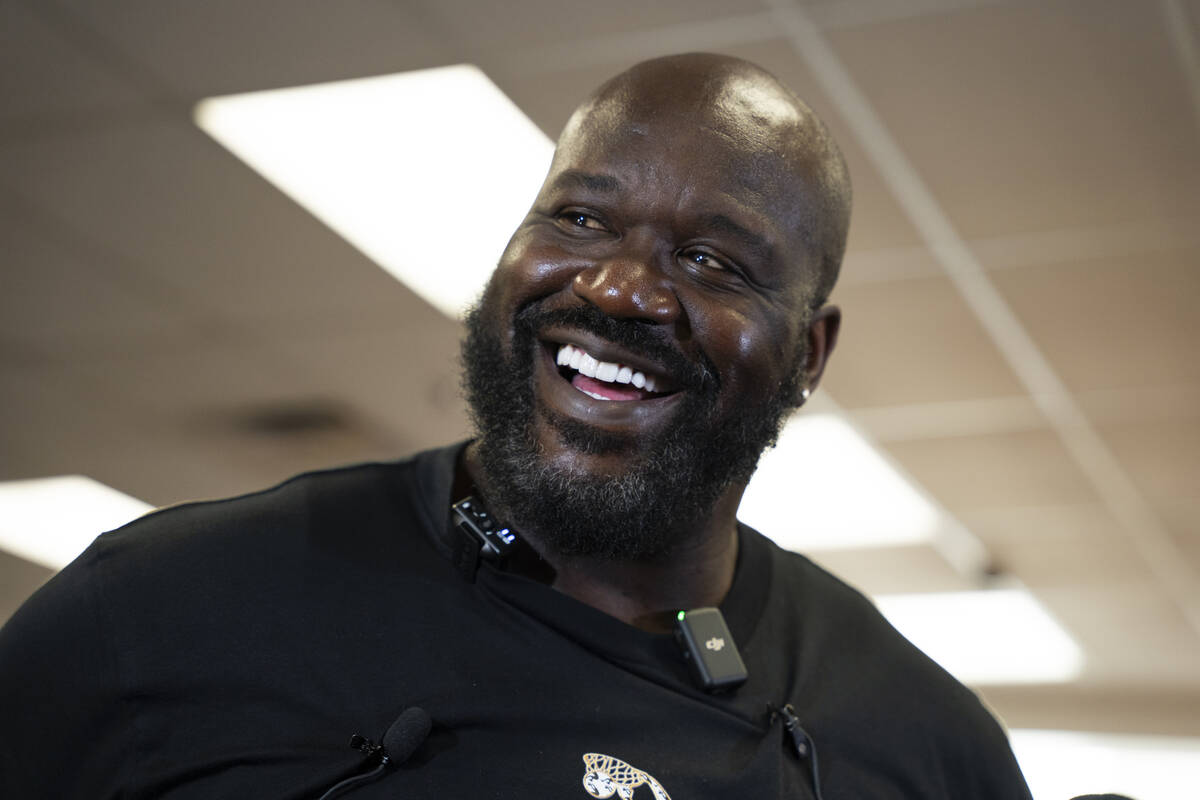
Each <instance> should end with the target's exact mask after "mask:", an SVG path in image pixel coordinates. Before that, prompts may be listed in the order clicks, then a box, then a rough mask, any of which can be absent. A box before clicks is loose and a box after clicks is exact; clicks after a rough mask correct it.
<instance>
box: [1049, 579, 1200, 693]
mask: <svg viewBox="0 0 1200 800" xmlns="http://www.w3.org/2000/svg"><path fill="white" fill-rule="evenodd" d="M1037 596H1038V599H1039V600H1041V601H1042V602H1043V603H1044V604H1045V605H1046V607H1047V608H1048V609H1049V610H1050V612H1051V613H1052V614H1054V616H1055V617H1056V618H1057V619H1058V620H1059V621H1060V622H1061V623H1062V624H1063V625H1065V626H1066V627H1067V629H1068V630H1069V631H1070V632H1071V633H1072V635H1073V636H1075V637H1076V638H1077V639H1078V641H1079V643H1080V644H1081V645H1082V646H1083V648H1084V650H1085V652H1086V653H1087V663H1086V664H1085V674H1084V678H1083V681H1082V682H1083V683H1085V684H1086V683H1108V684H1110V685H1111V684H1117V685H1121V684H1126V685H1127V684H1132V683H1136V684H1139V685H1147V684H1151V683H1168V684H1172V685H1174V686H1176V687H1180V688H1184V687H1197V686H1200V637H1198V636H1196V633H1195V631H1194V630H1192V629H1191V628H1190V627H1189V625H1188V624H1187V621H1186V620H1185V619H1184V617H1183V615H1182V613H1181V612H1180V611H1179V608H1178V606H1176V605H1175V603H1174V602H1172V601H1171V599H1170V598H1169V597H1167V595H1166V593H1165V592H1163V591H1162V587H1161V586H1159V585H1158V584H1157V583H1156V582H1155V581H1153V580H1150V579H1142V580H1136V579H1135V580H1127V581H1120V582H1110V583H1108V584H1106V585H1097V586H1092V587H1084V586H1071V587H1064V588H1061V589H1054V588H1046V589H1042V590H1039V591H1038V592H1037Z"/></svg>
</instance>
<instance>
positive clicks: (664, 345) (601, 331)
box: [515, 304, 721, 393]
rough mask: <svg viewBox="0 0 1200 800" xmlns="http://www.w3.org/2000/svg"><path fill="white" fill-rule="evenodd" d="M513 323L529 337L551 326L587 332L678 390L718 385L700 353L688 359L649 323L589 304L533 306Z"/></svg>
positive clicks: (700, 389) (712, 368)
mask: <svg viewBox="0 0 1200 800" xmlns="http://www.w3.org/2000/svg"><path fill="white" fill-rule="evenodd" d="M515 323H516V328H517V330H518V331H519V332H522V333H525V334H527V335H529V336H536V335H537V334H538V333H539V332H541V331H542V330H545V329H546V328H548V327H551V326H562V327H570V328H577V329H579V330H582V331H587V332H588V333H591V334H594V335H596V336H599V337H601V338H603V339H607V340H608V341H610V342H612V343H614V344H617V345H620V346H621V347H624V348H625V349H626V350H629V351H631V352H634V353H637V354H639V355H641V356H644V357H646V358H648V359H650V360H652V361H655V362H657V363H659V364H661V365H662V366H663V367H664V368H665V369H666V370H667V372H668V373H670V375H671V378H672V379H674V380H676V381H678V382H679V384H680V388H682V389H686V390H689V391H694V392H702V393H709V392H716V391H717V389H718V388H720V385H721V381H720V378H719V377H718V376H717V370H716V367H715V366H714V365H713V363H712V361H711V360H710V359H709V358H708V356H707V355H705V353H704V352H703V351H701V352H699V353H698V354H697V356H696V359H695V360H693V359H690V358H688V357H687V356H685V355H684V354H683V353H682V352H681V351H680V350H679V348H678V347H676V346H675V345H674V343H673V342H672V341H671V338H670V334H669V333H667V332H666V330H664V329H663V328H662V327H660V326H658V325H655V324H652V323H648V322H640V321H638V320H633V319H620V318H617V317H610V316H609V315H608V314H605V313H604V312H603V311H601V310H600V309H598V308H596V307H595V306H592V305H581V306H573V307H571V308H560V309H553V310H544V309H542V308H540V307H539V306H537V305H536V304H535V305H530V306H526V307H525V308H523V309H521V310H520V311H519V312H518V313H517V316H516V320H515Z"/></svg>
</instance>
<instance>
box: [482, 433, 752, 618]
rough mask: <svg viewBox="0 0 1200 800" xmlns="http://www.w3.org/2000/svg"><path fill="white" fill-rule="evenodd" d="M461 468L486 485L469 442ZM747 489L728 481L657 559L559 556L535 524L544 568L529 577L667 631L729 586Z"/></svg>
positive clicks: (533, 541) (529, 535) (530, 535)
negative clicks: (680, 615) (680, 541)
mask: <svg viewBox="0 0 1200 800" xmlns="http://www.w3.org/2000/svg"><path fill="white" fill-rule="evenodd" d="M461 467H462V468H461V469H460V476H463V474H464V473H466V474H468V475H469V478H467V480H472V479H473V480H474V483H475V484H476V485H478V486H480V487H483V488H484V489H485V490H486V486H487V481H486V478H485V476H484V475H483V472H482V466H481V464H480V462H479V458H478V454H477V452H476V450H475V445H471V446H469V447H468V448H467V450H466V453H465V454H464V463H463V464H462V465H461ZM744 489H745V487H744V486H741V485H739V486H732V487H730V488H729V489H728V490H727V491H726V492H725V493H724V494H723V495H721V497H720V498H719V499H718V500H717V503H716V504H715V505H714V507H713V511H712V513H711V514H710V515H709V516H708V518H707V519H706V520H704V522H702V523H701V524H700V525H699V526H696V528H695V529H694V531H693V535H692V538H691V539H690V540H689V541H688V542H687V543H686V544H685V545H682V546H680V547H677V548H676V549H675V550H674V551H673V552H672V553H671V555H670V556H669V557H668V558H665V559H663V560H661V561H654V562H625V561H612V560H609V559H592V558H587V557H572V558H567V557H561V556H559V555H557V554H556V553H555V552H554V551H553V548H550V547H547V546H546V545H545V544H544V542H543V540H542V539H541V538H540V537H539V536H538V535H537V532H536V531H526V530H522V531H521V534H522V536H523V537H524V538H525V539H526V540H527V541H528V543H529V544H530V545H531V546H532V547H533V549H534V550H536V551H537V554H538V555H539V556H540V557H541V558H540V561H541V567H542V568H541V569H540V570H538V571H536V572H534V571H527V573H528V576H529V577H532V578H535V579H538V580H542V581H543V582H546V583H549V585H550V586H552V587H553V588H554V589H555V590H557V591H559V592H562V593H563V594H565V595H567V596H569V597H573V598H575V599H576V600H578V601H580V602H582V603H586V604H587V605H590V606H592V607H593V608H596V609H598V610H600V611H603V612H604V613H606V614H608V615H610V616H613V617H616V618H617V619H619V620H621V621H622V622H625V623H626V624H629V625H632V626H634V627H636V628H641V629H642V630H647V631H651V632H656V633H661V632H667V631H670V630H671V629H672V626H673V623H674V620H675V616H676V613H677V612H678V611H680V610H682V609H690V608H701V607H704V606H716V605H718V604H719V603H720V602H721V601H722V600H723V599H724V598H725V595H726V594H728V593H729V588H730V586H732V584H733V573H734V568H735V567H736V565H737V555H738V539H737V519H736V512H737V507H738V504H739V502H740V501H741V496H742V492H743V490H744ZM522 564H523V562H522V561H520V560H518V561H516V562H515V563H514V564H513V565H512V568H513V569H514V570H518V571H523V566H522ZM546 565H549V567H550V570H546V569H545V566H546Z"/></svg>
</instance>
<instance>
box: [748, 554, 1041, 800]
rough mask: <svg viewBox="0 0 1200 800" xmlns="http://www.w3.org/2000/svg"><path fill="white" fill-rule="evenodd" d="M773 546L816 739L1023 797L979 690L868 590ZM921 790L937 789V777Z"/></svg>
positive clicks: (777, 594) (778, 605) (985, 791)
mask: <svg viewBox="0 0 1200 800" xmlns="http://www.w3.org/2000/svg"><path fill="white" fill-rule="evenodd" d="M770 547H771V550H772V565H773V575H772V594H773V596H772V598H771V601H770V602H771V608H772V609H773V610H774V612H773V613H774V614H775V615H781V614H784V615H786V616H787V618H788V620H789V622H788V624H789V625H790V626H792V628H793V630H794V632H795V634H794V636H793V637H792V638H791V639H790V640H789V641H790V647H791V648H793V652H795V653H797V656H796V657H797V658H798V660H799V661H800V664H799V668H798V674H799V675H801V676H803V677H802V678H801V684H802V685H801V687H800V689H799V691H800V693H801V694H802V695H803V696H807V697H808V698H810V701H809V703H808V711H809V714H808V720H809V721H810V722H811V729H810V733H812V734H813V735H814V736H815V737H817V739H818V741H825V742H829V745H830V746H829V748H828V749H830V750H833V751H835V752H840V753H842V754H855V755H853V756H852V757H853V758H855V759H860V760H862V761H866V762H877V763H879V764H886V763H889V762H900V761H903V762H907V763H908V766H899V765H898V766H897V768H898V769H903V770H910V769H911V770H913V772H914V774H919V775H926V776H930V778H931V779H935V783H936V782H937V781H947V782H948V783H947V785H949V786H953V787H958V788H959V789H961V790H962V791H963V793H962V794H961V795H957V796H978V797H1000V796H1006V795H1005V794H1004V791H1003V790H1002V789H997V788H996V787H1010V789H1011V791H1012V794H1011V796H1013V797H1026V796H1027V795H1025V794H1023V793H1022V792H1024V791H1025V789H1024V784H1023V782H1021V780H1020V772H1019V770H1018V768H1017V766H1016V762H1015V759H1014V758H1013V756H1012V752H1011V749H1010V748H1009V745H1008V741H1007V737H1006V735H1005V733H1004V731H1003V729H1002V728H1001V727H1000V725H999V723H998V722H997V721H996V719H995V718H994V717H993V716H992V714H991V713H990V712H989V711H988V710H987V708H986V707H984V705H983V704H982V703H981V702H980V700H979V698H978V697H977V696H976V694H975V693H974V692H973V691H971V690H970V689H969V688H967V687H966V686H964V685H963V684H962V683H960V682H959V681H958V680H956V679H955V678H954V677H953V676H952V675H950V674H949V673H948V672H946V670H944V669H943V668H942V667H941V666H939V665H938V664H937V663H935V662H934V661H933V660H932V659H930V658H929V657H928V656H926V655H925V654H924V653H923V652H921V651H920V650H919V649H918V648H917V647H915V646H914V645H913V644H912V643H910V642H909V641H908V640H907V639H905V638H904V637H903V636H902V635H901V634H900V633H899V632H898V631H897V630H896V629H895V628H894V627H893V626H892V625H891V624H890V623H889V622H888V621H887V619H886V618H884V616H883V615H882V614H881V613H880V612H879V611H878V609H877V608H876V607H875V605H874V603H872V602H871V600H870V599H869V598H867V597H866V596H865V595H864V594H863V593H862V592H860V591H858V590H857V589H855V588H853V587H852V586H850V585H848V584H846V583H845V582H844V581H842V580H840V579H839V578H837V577H836V576H834V575H832V574H831V573H829V572H828V571H827V570H825V569H823V568H822V567H820V566H818V565H817V564H815V563H814V562H813V561H811V560H810V559H808V558H806V557H805V556H802V555H799V554H797V553H792V552H789V551H784V550H782V549H780V548H778V547H777V546H775V545H774V544H773V543H772V544H771V545H770ZM783 609H792V611H791V612H790V613H788V612H785V611H783ZM868 751H870V752H868ZM824 760H825V758H824V753H823V754H822V761H824ZM916 780H918V781H923V780H925V779H924V778H919V779H916ZM988 781H991V782H993V783H994V784H995V786H994V787H992V788H988ZM966 787H976V788H977V789H978V790H979V791H978V793H977V794H972V791H974V790H972V789H967V788H966ZM925 789H926V790H927V791H928V796H931V797H934V796H941V795H940V793H939V791H938V790H937V788H936V787H935V786H934V785H933V784H930V785H929V786H926V787H925ZM922 796H926V795H922ZM951 796H955V795H954V793H953V792H951Z"/></svg>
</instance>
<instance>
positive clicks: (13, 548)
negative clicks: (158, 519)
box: [0, 475, 154, 570]
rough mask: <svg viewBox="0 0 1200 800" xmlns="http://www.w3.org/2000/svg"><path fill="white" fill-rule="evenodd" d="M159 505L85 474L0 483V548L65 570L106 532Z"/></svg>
mask: <svg viewBox="0 0 1200 800" xmlns="http://www.w3.org/2000/svg"><path fill="white" fill-rule="evenodd" d="M153 509H154V506H151V505H149V504H148V503H143V502H142V501H141V500H137V499H135V498H132V497H130V496H129V495H126V494H121V493H120V492H118V491H117V490H116V489H112V488H110V487H108V486H105V485H104V484H103V483H100V482H99V481H94V480H92V479H91V478H86V477H84V476H82V475H63V476H60V477H55V478H37V479H35V480H27V481H7V482H4V483H0V549H4V550H7V551H8V552H10V553H12V554H14V555H17V556H20V557H21V558H24V559H26V560H28V561H34V562H36V563H38V564H41V565H43V566H46V567H49V568H50V569H55V570H57V569H62V568H63V567H65V566H66V565H67V564H69V563H71V561H73V560H74V559H75V557H76V556H77V555H79V554H80V553H82V552H83V550H84V549H85V548H86V547H87V546H88V545H89V544H91V543H92V540H93V539H95V538H96V537H97V536H98V535H99V534H101V533H103V532H104V531H109V530H112V529H113V528H119V527H120V526H122V525H124V524H125V523H126V522H129V521H131V520H134V519H137V518H138V517H140V516H142V515H143V514H145V513H146V512H147V511H152V510H153Z"/></svg>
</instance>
